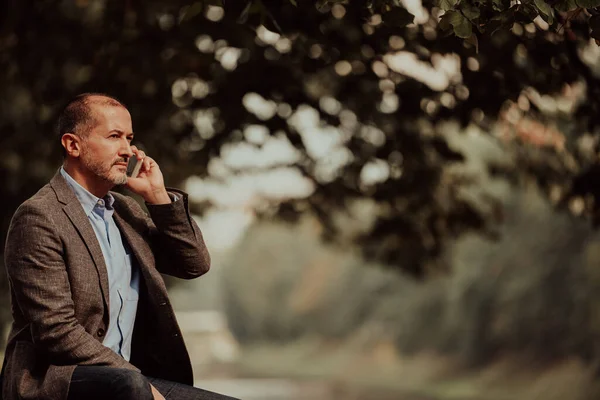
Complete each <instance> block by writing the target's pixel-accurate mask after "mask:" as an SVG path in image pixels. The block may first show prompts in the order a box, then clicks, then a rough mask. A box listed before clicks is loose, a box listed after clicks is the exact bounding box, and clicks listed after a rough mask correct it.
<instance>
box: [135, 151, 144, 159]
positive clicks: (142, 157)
mask: <svg viewBox="0 0 600 400" xmlns="http://www.w3.org/2000/svg"><path fill="white" fill-rule="evenodd" d="M137 158H139V159H140V160H143V159H144V158H146V153H144V152H143V151H142V150H138V151H137Z"/></svg>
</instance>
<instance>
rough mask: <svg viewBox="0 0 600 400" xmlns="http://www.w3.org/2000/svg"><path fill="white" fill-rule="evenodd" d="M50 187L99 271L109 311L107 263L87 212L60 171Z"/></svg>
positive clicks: (103, 294)
mask: <svg viewBox="0 0 600 400" xmlns="http://www.w3.org/2000/svg"><path fill="white" fill-rule="evenodd" d="M50 186H51V187H52V189H53V190H54V192H55V193H56V198H57V199H58V201H59V202H60V203H62V204H64V206H63V210H64V212H65V214H67V216H68V217H69V219H70V220H71V223H72V224H73V226H74V227H75V229H76V230H77V232H79V235H80V236H81V238H82V239H83V241H84V243H85V245H86V247H87V249H88V251H89V252H90V255H91V256H92V259H93V260H94V264H95V266H96V270H97V271H98V279H99V280H100V287H101V289H102V296H103V298H104V302H105V304H106V310H108V309H109V306H110V303H109V291H108V290H109V287H108V272H107V270H106V263H105V261H104V255H103V254H102V248H101V247H100V243H99V242H98V238H97V237H96V233H95V232H94V228H93V227H92V224H91V223H90V220H89V219H88V216H87V215H86V213H85V211H84V210H83V207H82V205H81V203H80V202H79V199H78V198H77V196H76V195H75V192H74V191H73V189H72V188H71V187H70V186H69V184H68V183H67V181H66V180H65V178H64V177H63V176H62V175H61V173H60V170H58V172H57V173H56V174H55V175H54V177H53V178H52V179H51V180H50Z"/></svg>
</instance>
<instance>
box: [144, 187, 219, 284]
mask: <svg viewBox="0 0 600 400" xmlns="http://www.w3.org/2000/svg"><path fill="white" fill-rule="evenodd" d="M168 191H169V192H170V193H174V194H176V195H177V197H178V200H177V201H173V202H172V203H170V204H161V205H152V204H148V203H146V208H147V209H148V212H149V213H150V217H151V218H152V224H151V226H150V237H151V242H152V250H153V252H154V255H155V257H156V269H157V270H158V271H159V272H161V273H163V274H167V275H172V276H175V277H178V278H183V279H192V278H196V277H198V276H201V275H203V274H205V273H206V272H208V270H209V269H210V254H209V253H208V249H207V248H206V244H205V243H204V238H203V237H202V232H201V231H200V228H199V227H198V225H197V224H196V222H195V221H194V219H193V218H192V217H191V215H190V211H189V206H188V195H187V193H185V192H183V191H180V190H177V189H171V188H169V189H168Z"/></svg>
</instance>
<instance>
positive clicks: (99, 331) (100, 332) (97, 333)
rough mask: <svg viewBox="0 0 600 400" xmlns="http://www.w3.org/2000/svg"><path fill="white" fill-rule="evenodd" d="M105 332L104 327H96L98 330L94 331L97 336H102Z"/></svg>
mask: <svg viewBox="0 0 600 400" xmlns="http://www.w3.org/2000/svg"><path fill="white" fill-rule="evenodd" d="M105 333H106V332H105V331H104V329H102V328H100V329H98V331H97V332H96V335H98V337H102V336H104V334H105Z"/></svg>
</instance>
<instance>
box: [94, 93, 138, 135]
mask: <svg viewBox="0 0 600 400" xmlns="http://www.w3.org/2000/svg"><path fill="white" fill-rule="evenodd" d="M88 107H89V108H90V110H91V112H92V114H93V116H94V119H95V120H96V126H97V127H103V128H106V129H108V130H113V129H118V130H121V131H123V132H127V133H131V132H132V130H133V129H132V122H131V115H130V114H129V111H127V109H126V108H125V107H123V106H118V105H114V104H107V103H103V102H101V101H91V102H90V103H88Z"/></svg>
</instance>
